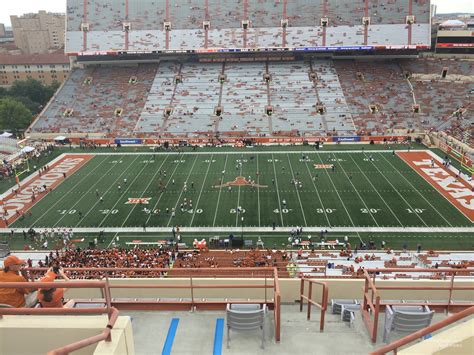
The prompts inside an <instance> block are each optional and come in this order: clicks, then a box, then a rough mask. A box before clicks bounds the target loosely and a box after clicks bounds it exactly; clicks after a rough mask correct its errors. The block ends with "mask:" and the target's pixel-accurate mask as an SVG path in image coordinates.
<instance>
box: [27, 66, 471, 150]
mask: <svg viewBox="0 0 474 355" xmlns="http://www.w3.org/2000/svg"><path fill="white" fill-rule="evenodd" d="M424 62H428V64H426V63H424ZM450 65H453V71H456V72H457V73H459V75H463V76H465V77H472V74H471V73H472V71H471V69H472V63H471V62H465V61H459V62H452V61H440V62H439V63H435V64H433V63H431V62H429V61H428V60H414V61H413V62H411V61H401V62H399V61H395V60H392V61H355V60H339V61H331V60H319V59H318V60H315V59H313V60H312V61H294V62H268V63H267V62H251V63H244V62H240V63H225V64H223V63H195V62H194V63H193V62H182V63H179V62H165V61H164V62H161V63H159V64H138V65H133V66H90V67H86V68H85V69H75V70H73V71H72V73H71V74H70V76H69V78H68V79H67V80H66V82H65V83H64V85H63V86H62V88H61V89H60V90H59V92H58V93H57V94H56V95H55V97H54V99H53V100H52V101H51V102H50V104H49V105H48V106H47V108H46V109H45V110H44V112H43V113H42V114H41V115H40V117H39V118H38V119H37V120H36V121H35V122H34V124H33V125H32V126H31V127H30V132H33V133H97V134H102V135H106V136H108V137H117V136H122V137H130V136H140V137H141V136H143V137H147V136H153V137H156V136H162V137H171V136H173V137H183V138H193V137H203V136H213V135H215V134H217V133H218V134H221V135H228V136H229V135H230V136H282V135H284V136H292V135H293V136H295V135H300V136H304V135H307V134H318V135H353V134H355V133H358V134H366V135H370V134H384V133H389V132H390V131H391V130H393V129H403V130H423V129H424V130H428V129H443V130H446V131H449V132H452V133H453V134H454V135H455V136H456V137H459V138H462V139H461V140H465V139H466V138H465V137H466V136H469V134H470V131H471V130H472V114H471V108H470V106H469V103H470V97H471V96H470V95H472V94H470V91H471V90H472V89H474V84H473V83H472V81H467V80H466V81H462V80H447V79H443V78H442V77H441V73H440V71H439V68H441V70H442V68H443V67H446V66H447V67H448V68H451V67H450ZM407 72H410V73H411V74H410V75H411V76H408V78H407V75H406V74H407ZM417 72H420V73H421V74H423V75H425V76H421V77H420V76H417ZM426 75H428V77H430V78H431V79H430V80H426V79H425V78H426ZM420 78H421V79H420ZM460 108H461V109H462V112H463V114H462V115H453V113H454V112H456V111H457V110H459V109H460ZM416 111H417V112H416ZM466 132H467V133H466ZM471 136H472V135H471ZM469 139H471V138H469V137H468V138H467V140H468V141H469Z"/></svg>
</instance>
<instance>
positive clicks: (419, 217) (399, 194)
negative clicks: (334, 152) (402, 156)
mask: <svg viewBox="0 0 474 355" xmlns="http://www.w3.org/2000/svg"><path fill="white" fill-rule="evenodd" d="M365 156H367V154H366V155H365ZM372 164H373V165H374V167H375V168H376V169H377V171H378V172H379V174H380V175H382V176H383V178H384V179H385V181H387V182H388V183H389V184H390V186H392V188H393V190H394V191H395V192H396V193H397V194H398V196H400V197H401V198H402V200H403V201H405V203H406V204H407V206H408V207H409V208H410V209H412V210H413V207H412V206H411V205H410V204H409V203H408V201H407V200H406V199H405V197H403V196H402V194H401V193H400V192H399V191H398V190H397V189H396V188H395V186H393V184H392V183H391V182H390V180H389V179H387V177H386V176H385V174H383V173H382V172H381V171H380V169H379V168H378V166H377V165H375V164H374V163H373V162H372ZM415 214H416V216H417V217H418V219H419V220H420V221H421V222H422V223H423V224H424V225H425V226H427V227H428V225H427V224H426V222H425V221H424V220H423V218H421V216H420V214H419V213H415Z"/></svg>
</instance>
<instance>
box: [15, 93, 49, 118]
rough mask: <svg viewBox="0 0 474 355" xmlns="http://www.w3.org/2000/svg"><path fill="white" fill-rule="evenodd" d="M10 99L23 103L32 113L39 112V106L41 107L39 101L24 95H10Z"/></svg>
mask: <svg viewBox="0 0 474 355" xmlns="http://www.w3.org/2000/svg"><path fill="white" fill-rule="evenodd" d="M12 99H13V100H15V101H18V102H21V103H22V104H23V105H25V107H26V108H27V109H28V110H30V112H31V113H32V114H33V115H36V114H38V113H40V111H41V108H42V107H43V106H41V105H40V104H39V103H37V102H34V101H31V99H30V98H29V97H26V96H17V97H12Z"/></svg>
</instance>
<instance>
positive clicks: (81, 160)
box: [0, 154, 94, 228]
mask: <svg viewBox="0 0 474 355" xmlns="http://www.w3.org/2000/svg"><path fill="white" fill-rule="evenodd" d="M93 157H94V155H92V154H81V155H67V154H66V155H64V156H62V157H61V158H60V159H58V160H57V161H55V162H54V163H52V164H51V165H50V166H49V167H48V168H47V169H46V170H44V169H43V170H42V172H41V173H40V172H39V171H38V172H36V173H34V176H33V177H32V178H31V179H29V180H28V181H26V182H22V183H20V187H18V185H16V186H15V187H13V188H12V189H11V190H10V191H9V193H8V194H7V195H6V196H5V197H4V198H3V199H2V200H0V217H1V220H0V226H1V227H3V228H5V227H8V225H9V224H11V223H13V222H15V221H16V220H17V219H18V218H19V217H21V216H22V215H23V214H24V213H25V212H26V211H28V210H29V209H30V208H31V207H32V206H34V205H35V204H36V203H37V202H38V201H40V200H41V199H42V198H43V197H45V196H46V194H47V193H48V192H49V191H51V190H52V189H54V188H56V187H57V186H58V185H59V184H61V182H62V181H64V174H66V178H67V177H68V176H70V175H71V174H73V173H74V172H76V171H77V170H78V169H79V168H80V167H82V166H83V165H84V164H85V163H86V162H88V161H89V160H90V159H91V158H93ZM44 187H45V188H46V189H45V190H43V189H44ZM40 190H43V191H40Z"/></svg>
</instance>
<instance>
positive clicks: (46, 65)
mask: <svg viewBox="0 0 474 355" xmlns="http://www.w3.org/2000/svg"><path fill="white" fill-rule="evenodd" d="M48 65H49V68H63V69H68V68H69V64H45V65H44V67H45V68H46V67H48ZM9 66H10V65H1V66H0V68H2V69H6V68H7V67H9ZM11 67H12V68H13V69H19V68H24V69H30V68H32V67H33V68H34V67H35V66H34V65H29V64H25V65H17V64H13V65H11ZM36 68H37V69H41V68H43V64H37V65H36Z"/></svg>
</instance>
